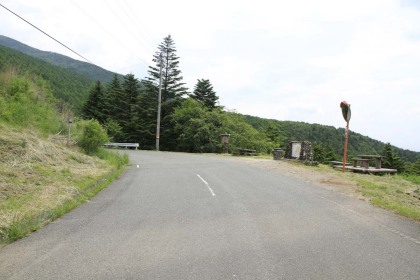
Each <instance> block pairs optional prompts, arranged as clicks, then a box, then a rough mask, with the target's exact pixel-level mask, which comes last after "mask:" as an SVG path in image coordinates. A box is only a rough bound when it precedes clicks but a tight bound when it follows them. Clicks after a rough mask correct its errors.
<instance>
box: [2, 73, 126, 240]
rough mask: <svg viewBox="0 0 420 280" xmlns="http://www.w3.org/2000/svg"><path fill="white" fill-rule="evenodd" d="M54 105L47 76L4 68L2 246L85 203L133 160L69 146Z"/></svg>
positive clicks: (62, 117) (60, 117)
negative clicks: (92, 153) (46, 79)
mask: <svg viewBox="0 0 420 280" xmlns="http://www.w3.org/2000/svg"><path fill="white" fill-rule="evenodd" d="M54 105H55V100H54V98H53V97H52V94H51V89H50V87H48V86H47V84H46V82H45V81H44V80H40V79H39V78H38V77H36V78H31V77H28V76H20V75H19V74H16V72H14V71H12V70H10V71H6V72H0V244H7V243H9V242H11V241H13V240H16V239H18V238H21V237H23V236H25V235H27V234H28V233H30V232H31V231H34V230H36V229H38V228H39V227H41V226H42V225H44V224H45V223H48V222H49V221H51V220H53V219H55V218H57V217H59V216H61V215H63V214H64V213H66V212H68V211H70V210H71V209H73V208H74V207H76V206H78V205H79V204H81V203H83V202H84V201H86V200H87V199H89V198H90V197H92V196H93V195H95V194H96V193H97V192H98V191H99V190H100V189H102V188H104V187H105V186H106V185H107V184H108V183H109V182H110V181H111V180H106V181H104V180H103V179H104V178H113V177H114V176H116V175H118V173H119V172H121V171H122V170H123V167H124V166H125V164H126V163H127V158H126V157H125V158H124V157H120V156H117V155H116V154H115V153H110V152H106V151H101V152H100V153H98V154H96V156H87V155H84V154H82V153H81V152H80V150H79V148H78V147H77V146H75V145H71V146H70V147H67V145H66V136H65V135H59V134H57V132H59V131H60V130H63V127H62V124H60V120H62V119H65V118H64V116H62V115H61V114H60V113H59V112H57V111H56V110H55V109H54ZM75 127H76V126H75ZM64 131H65V130H64ZM75 132H76V133H75V134H77V131H75Z"/></svg>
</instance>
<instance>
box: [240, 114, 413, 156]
mask: <svg viewBox="0 0 420 280" xmlns="http://www.w3.org/2000/svg"><path fill="white" fill-rule="evenodd" d="M244 119H245V120H246V121H247V122H248V123H249V124H251V125H252V126H253V127H254V128H256V129H257V130H258V131H260V132H262V133H265V134H266V135H267V137H268V138H269V139H270V140H271V141H272V142H274V143H276V144H278V145H279V146H280V147H283V148H285V147H286V145H287V143H288V142H289V141H311V142H312V143H318V144H321V145H322V146H324V147H327V146H329V147H332V148H333V149H334V150H335V151H336V153H337V154H338V155H342V154H343V146H344V135H345V131H344V128H335V127H333V126H327V125H320V124H309V123H304V122H294V121H279V120H269V119H264V118H260V117H254V116H249V115H244ZM384 146H385V143H383V142H381V141H378V140H375V139H372V138H370V137H368V136H364V135H361V134H359V133H356V132H353V131H350V134H349V145H348V154H349V155H350V156H349V158H351V157H352V156H355V155H361V154H382V150H383V148H384ZM392 148H393V149H394V150H395V152H396V153H397V154H398V156H399V157H400V158H402V159H403V160H405V161H408V162H415V161H416V160H419V159H420V153H419V152H413V151H410V150H405V149H401V148H398V147H395V146H392Z"/></svg>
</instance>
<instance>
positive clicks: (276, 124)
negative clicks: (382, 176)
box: [83, 36, 418, 171]
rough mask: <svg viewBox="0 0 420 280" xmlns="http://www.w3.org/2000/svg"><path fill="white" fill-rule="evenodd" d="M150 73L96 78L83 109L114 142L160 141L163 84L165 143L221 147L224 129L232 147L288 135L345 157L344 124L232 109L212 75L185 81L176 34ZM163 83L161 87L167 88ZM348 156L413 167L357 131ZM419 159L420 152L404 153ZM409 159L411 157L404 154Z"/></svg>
mask: <svg viewBox="0 0 420 280" xmlns="http://www.w3.org/2000/svg"><path fill="white" fill-rule="evenodd" d="M153 61H154V62H155V64H154V65H152V66H149V71H148V76H147V77H146V78H144V79H143V80H138V79H137V78H135V77H134V75H133V74H127V75H125V76H124V78H123V80H122V81H121V80H120V79H119V78H118V76H114V79H113V80H112V81H111V82H110V83H108V84H106V85H103V84H101V82H99V81H97V82H96V83H95V86H94V87H93V88H92V89H91V91H90V94H89V97H88V100H87V102H86V104H85V106H84V107H83V116H84V117H85V118H87V119H90V118H93V119H96V120H98V121H99V122H100V123H101V124H102V125H103V126H104V127H105V128H106V130H107V131H108V134H109V136H110V137H111V138H112V139H113V141H115V142H136V143H139V144H140V147H141V148H142V149H154V148H155V143H156V118H157V107H158V106H157V104H158V93H159V90H161V104H162V106H161V109H162V110H161V126H160V131H161V133H160V135H159V136H158V137H160V147H161V149H162V150H170V151H185V152H221V151H222V150H223V147H222V143H221V141H220V135H221V134H223V133H229V134H230V135H231V137H230V149H231V151H234V150H235V149H237V148H248V149H255V150H257V151H258V152H262V153H271V151H272V149H273V148H274V147H286V146H287V143H288V141H292V140H308V141H311V142H313V149H314V160H317V161H319V162H328V161H332V160H340V159H341V156H342V147H343V135H344V131H343V129H335V128H333V127H327V126H322V125H316V124H313V125H311V124H306V123H298V122H291V121H277V120H266V119H262V118H258V117H252V116H244V115H241V114H238V113H236V112H229V111H226V110H225V109H224V108H223V107H222V106H220V105H219V104H218V96H217V94H216V92H215V91H214V89H213V86H212V84H211V82H210V81H209V80H208V79H198V80H197V83H196V85H195V87H194V90H193V92H192V93H190V92H189V91H188V89H187V88H186V87H185V83H183V81H182V79H183V77H182V75H181V71H180V70H179V57H178V56H177V55H176V48H175V44H174V41H173V40H172V38H171V36H167V37H165V38H164V40H163V42H162V43H161V44H160V45H159V47H158V50H157V51H156V53H155V54H154V56H153ZM160 87H161V88H160ZM349 154H350V155H349V157H352V156H354V155H356V154H382V155H384V156H385V158H384V165H383V166H384V167H391V168H397V169H398V170H399V171H404V170H411V169H413V168H414V169H415V167H413V166H414V165H413V166H411V165H410V167H409V168H406V167H405V166H406V165H405V162H404V161H403V160H402V159H401V157H400V156H399V154H398V153H397V152H396V150H395V148H394V147H392V146H391V145H388V144H387V145H385V144H383V143H381V142H379V141H374V140H373V139H370V138H368V137H365V136H362V135H360V134H357V133H353V132H351V134H350V141H349ZM404 155H406V156H408V157H409V161H411V162H416V160H418V154H416V153H407V154H404ZM405 159H406V158H405Z"/></svg>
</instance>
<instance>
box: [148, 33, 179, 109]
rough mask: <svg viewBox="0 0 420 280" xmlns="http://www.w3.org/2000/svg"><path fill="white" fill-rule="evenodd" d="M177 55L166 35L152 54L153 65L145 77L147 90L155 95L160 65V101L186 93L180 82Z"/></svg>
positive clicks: (169, 38) (173, 44)
mask: <svg viewBox="0 0 420 280" xmlns="http://www.w3.org/2000/svg"><path fill="white" fill-rule="evenodd" d="M178 59H179V57H178V56H176V49H175V43H174V41H173V40H172V38H171V35H168V36H167V37H165V38H164V39H163V42H162V43H161V44H160V45H159V47H158V51H157V52H156V53H155V55H154V56H153V61H154V62H156V65H155V66H149V71H148V72H149V77H147V78H146V81H147V85H148V86H149V90H151V91H152V93H153V94H155V95H156V96H157V90H158V88H159V80H160V68H161V67H162V103H165V102H167V101H170V100H171V99H174V98H180V97H182V96H183V95H185V94H187V88H186V87H184V85H185V83H182V82H181V81H182V78H183V77H182V76H181V71H180V70H179V69H178V66H179V61H178Z"/></svg>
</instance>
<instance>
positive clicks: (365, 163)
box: [351, 158, 370, 169]
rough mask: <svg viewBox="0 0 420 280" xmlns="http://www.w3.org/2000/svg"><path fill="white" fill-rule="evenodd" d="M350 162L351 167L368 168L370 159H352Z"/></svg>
mask: <svg viewBox="0 0 420 280" xmlns="http://www.w3.org/2000/svg"><path fill="white" fill-rule="evenodd" d="M351 160H352V161H353V167H358V166H360V167H363V168H366V169H368V168H369V162H370V159H368V158H352V159H351Z"/></svg>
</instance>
